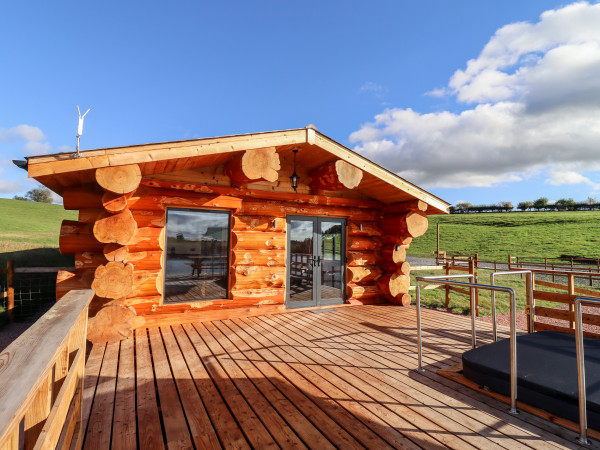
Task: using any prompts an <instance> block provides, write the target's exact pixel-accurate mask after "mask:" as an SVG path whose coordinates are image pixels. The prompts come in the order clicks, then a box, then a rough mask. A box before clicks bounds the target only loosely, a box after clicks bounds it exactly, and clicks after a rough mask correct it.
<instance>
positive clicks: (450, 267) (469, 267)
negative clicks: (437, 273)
mask: <svg viewBox="0 0 600 450" xmlns="http://www.w3.org/2000/svg"><path fill="white" fill-rule="evenodd" d="M456 261H457V260H454V262H455V264H451V263H450V261H446V263H445V264H444V265H442V266H440V265H438V266H418V267H412V268H411V272H415V271H420V270H445V272H446V275H450V273H451V272H452V271H458V272H467V273H469V274H471V275H475V278H474V281H473V282H474V283H477V270H476V267H477V266H476V264H475V262H474V261H473V260H464V261H465V262H466V263H467V264H466V266H464V265H456ZM464 281H471V280H468V279H466V278H465V280H464ZM415 289H416V287H415V286H410V290H415ZM423 289H424V290H427V289H444V290H445V291H446V299H445V303H446V308H448V307H450V293H451V292H456V293H459V294H464V295H468V296H469V300H471V290H470V289H462V288H459V287H457V286H448V285H441V284H429V285H425V286H423ZM475 315H476V316H479V292H478V291H477V290H475Z"/></svg>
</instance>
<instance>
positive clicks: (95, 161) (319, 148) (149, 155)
mask: <svg viewBox="0 0 600 450" xmlns="http://www.w3.org/2000/svg"><path fill="white" fill-rule="evenodd" d="M265 147H275V148H276V150H277V152H278V153H279V154H280V157H291V154H292V150H293V149H299V152H298V154H297V164H298V166H299V167H303V168H305V169H307V170H308V171H310V170H313V169H316V168H317V167H320V166H322V165H324V164H327V163H329V162H332V161H335V160H337V159H341V160H344V161H346V162H348V163H350V164H352V165H354V166H356V167H358V168H360V169H362V170H363V172H364V176H363V179H362V181H361V183H360V185H359V186H358V187H357V188H355V190H357V191H359V192H362V193H363V194H366V195H368V196H369V197H372V198H374V199H375V200H378V201H380V202H383V203H385V204H391V203H396V202H403V201H408V200H413V199H418V200H422V201H424V202H426V203H427V204H428V205H429V208H428V210H427V214H439V213H447V212H448V207H449V206H450V205H449V203H447V202H445V201H444V200H442V199H440V198H439V197H436V196H435V195H433V194H431V193H429V192H427V191H425V190H424V189H422V188H420V187H418V186H416V185H415V184H413V183H410V182H408V181H406V180H405V179H403V178H401V177H399V176H397V175H396V174H394V173H392V172H390V171H389V170H387V169H385V168H383V167H381V166H379V165H378V164H375V163H374V162H372V161H370V160H368V159H367V158H365V157H364V156H361V155H359V154H358V153H356V152H354V151H352V150H350V149H349V148H347V147H345V146H343V145H342V144H340V143H338V142H336V141H334V140H333V139H331V138H330V137H328V136H326V135H324V134H322V133H320V132H319V131H317V130H316V129H315V128H314V127H312V126H308V127H306V128H299V129H292V130H283V131H269V132H263V133H252V134H242V135H232V136H220V137H213V138H203V139H192V140H185V141H171V142H160V143H153V144H142V145H131V146H124V147H112V148H103V149H96V150H86V151H81V152H80V157H79V158H75V157H74V154H73V152H69V153H55V154H51V155H43V156H31V157H28V158H27V170H28V175H29V177H31V178H35V179H36V180H37V181H38V182H40V183H41V184H43V185H45V186H47V187H48V188H50V189H52V190H53V191H54V192H56V193H58V194H61V195H62V191H63V188H65V187H71V186H76V185H80V184H84V183H87V182H91V181H93V177H94V171H95V169H97V168H101V167H109V166H120V165H126V164H138V165H139V166H140V169H141V172H142V175H143V176H152V175H154V174H157V173H161V172H172V171H176V170H182V169H193V168H196V167H203V166H212V165H219V164H223V163H225V162H227V161H228V160H229V159H231V157H232V156H233V154H234V153H236V152H241V151H245V150H252V149H259V148H265Z"/></svg>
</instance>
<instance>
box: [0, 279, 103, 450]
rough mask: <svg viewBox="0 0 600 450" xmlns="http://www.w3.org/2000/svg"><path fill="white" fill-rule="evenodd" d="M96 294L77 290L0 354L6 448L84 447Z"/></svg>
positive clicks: (0, 422)
mask: <svg viewBox="0 0 600 450" xmlns="http://www.w3.org/2000/svg"><path fill="white" fill-rule="evenodd" d="M92 297H93V291H92V290H82V291H71V292H69V293H68V294H67V295H65V296H64V297H63V298H62V299H61V301H60V302H58V303H56V304H55V305H54V306H53V307H52V308H51V309H50V310H49V311H48V312H47V313H46V314H45V315H44V316H42V317H41V318H40V319H39V320H38V321H37V322H36V323H35V324H34V325H32V326H31V327H30V328H29V329H28V330H27V331H26V332H25V333H23V334H22V335H21V336H20V337H19V338H17V340H16V341H14V342H13V343H12V344H11V345H9V346H8V347H7V348H6V349H5V350H4V351H3V352H2V353H1V354H0V449H1V450H4V449H11V450H12V449H21V448H25V449H42V448H43V449H46V448H52V449H54V448H61V449H62V448H69V447H71V446H73V448H79V447H81V442H80V441H81V417H82V410H83V408H82V405H83V378H84V367H85V352H86V331H87V317H88V307H89V303H90V301H91V299H92Z"/></svg>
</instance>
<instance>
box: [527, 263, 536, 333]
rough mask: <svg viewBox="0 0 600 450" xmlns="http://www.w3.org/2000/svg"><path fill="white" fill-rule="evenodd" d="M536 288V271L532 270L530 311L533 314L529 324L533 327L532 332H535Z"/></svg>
mask: <svg viewBox="0 0 600 450" xmlns="http://www.w3.org/2000/svg"><path fill="white" fill-rule="evenodd" d="M534 290H535V272H534V271H531V292H532V294H531V299H529V300H530V307H529V311H530V314H531V317H530V318H529V322H528V323H529V325H528V327H527V328H528V329H529V328H531V331H530V333H533V332H534V331H535V293H534V292H533V291H534ZM527 292H530V291H529V290H527Z"/></svg>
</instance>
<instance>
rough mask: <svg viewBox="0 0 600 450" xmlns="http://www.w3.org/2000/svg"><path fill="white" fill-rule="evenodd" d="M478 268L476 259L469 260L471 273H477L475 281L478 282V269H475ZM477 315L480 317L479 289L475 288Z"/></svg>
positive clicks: (471, 292)
mask: <svg viewBox="0 0 600 450" xmlns="http://www.w3.org/2000/svg"><path fill="white" fill-rule="evenodd" d="M475 268H476V261H475V260H473V259H471V260H470V261H469V273H470V274H471V275H475V278H473V281H472V282H473V283H477V271H476V270H475ZM469 292H470V295H473V289H469ZM475 317H479V291H478V290H477V289H475Z"/></svg>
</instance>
